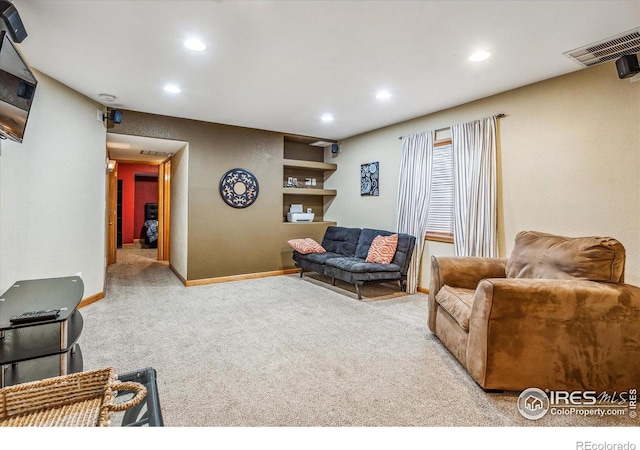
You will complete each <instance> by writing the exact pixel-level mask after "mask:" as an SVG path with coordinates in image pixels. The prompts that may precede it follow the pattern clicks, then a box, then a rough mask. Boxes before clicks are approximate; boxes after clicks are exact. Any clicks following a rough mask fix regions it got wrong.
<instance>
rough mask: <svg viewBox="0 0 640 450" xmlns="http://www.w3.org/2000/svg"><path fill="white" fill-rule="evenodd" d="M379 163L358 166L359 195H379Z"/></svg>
mask: <svg viewBox="0 0 640 450" xmlns="http://www.w3.org/2000/svg"><path fill="white" fill-rule="evenodd" d="M379 169H380V163H379V162H372V163H369V164H362V165H361V166H360V195H375V196H377V195H379V193H380V190H379V187H380V185H379V182H380V170H379Z"/></svg>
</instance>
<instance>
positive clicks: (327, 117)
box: [320, 114, 333, 122]
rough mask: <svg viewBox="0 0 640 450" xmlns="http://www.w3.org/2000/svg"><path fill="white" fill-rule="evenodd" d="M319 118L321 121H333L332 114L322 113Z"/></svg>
mask: <svg viewBox="0 0 640 450" xmlns="http://www.w3.org/2000/svg"><path fill="white" fill-rule="evenodd" d="M320 120H322V121H323V122H333V116H332V115H331V114H323V115H322V117H321V118H320Z"/></svg>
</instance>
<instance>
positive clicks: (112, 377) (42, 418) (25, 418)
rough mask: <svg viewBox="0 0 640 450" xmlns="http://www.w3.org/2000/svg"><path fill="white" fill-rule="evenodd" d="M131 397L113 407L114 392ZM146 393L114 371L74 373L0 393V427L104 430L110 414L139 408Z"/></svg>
mask: <svg viewBox="0 0 640 450" xmlns="http://www.w3.org/2000/svg"><path fill="white" fill-rule="evenodd" d="M117 391H133V392H134V393H135V395H134V397H133V398H132V399H130V400H128V401H125V402H122V403H114V399H115V392H117ZM146 394H147V389H146V388H145V387H144V385H143V384H140V383H135V382H119V381H118V380H117V375H116V374H115V371H114V369H113V368H111V367H109V368H106V369H99V370H92V371H87V372H80V373H73V374H70V375H63V376H59V377H54V378H47V379H44V380H40V381H33V382H30V383H22V384H17V385H15V386H9V387H6V388H2V389H0V426H4V427H20V426H21V427H24V426H43V427H45V426H52V427H53V426H57V427H60V426H66V427H95V426H98V427H104V426H108V425H109V417H110V413H111V412H115V411H124V410H126V409H129V408H132V407H134V406H136V405H137V404H139V403H140V402H141V401H142V400H143V399H144V398H145V396H146Z"/></svg>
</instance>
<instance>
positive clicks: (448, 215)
mask: <svg viewBox="0 0 640 450" xmlns="http://www.w3.org/2000/svg"><path fill="white" fill-rule="evenodd" d="M425 239H428V240H430V241H439V242H453V147H452V144H451V140H450V139H447V140H444V141H440V142H436V143H435V145H434V149H433V162H432V172H431V196H430V198H429V216H428V217H427V233H426V235H425Z"/></svg>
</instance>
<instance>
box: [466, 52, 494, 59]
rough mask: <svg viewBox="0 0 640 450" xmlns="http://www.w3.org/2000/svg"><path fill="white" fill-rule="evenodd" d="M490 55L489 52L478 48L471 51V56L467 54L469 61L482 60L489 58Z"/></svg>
mask: <svg viewBox="0 0 640 450" xmlns="http://www.w3.org/2000/svg"><path fill="white" fill-rule="evenodd" d="M490 56H491V53H489V52H487V51H484V50H479V51H477V52H475V53H472V54H471V56H469V61H474V62H476V61H484V60H485V59H487V58H489V57H490Z"/></svg>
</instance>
